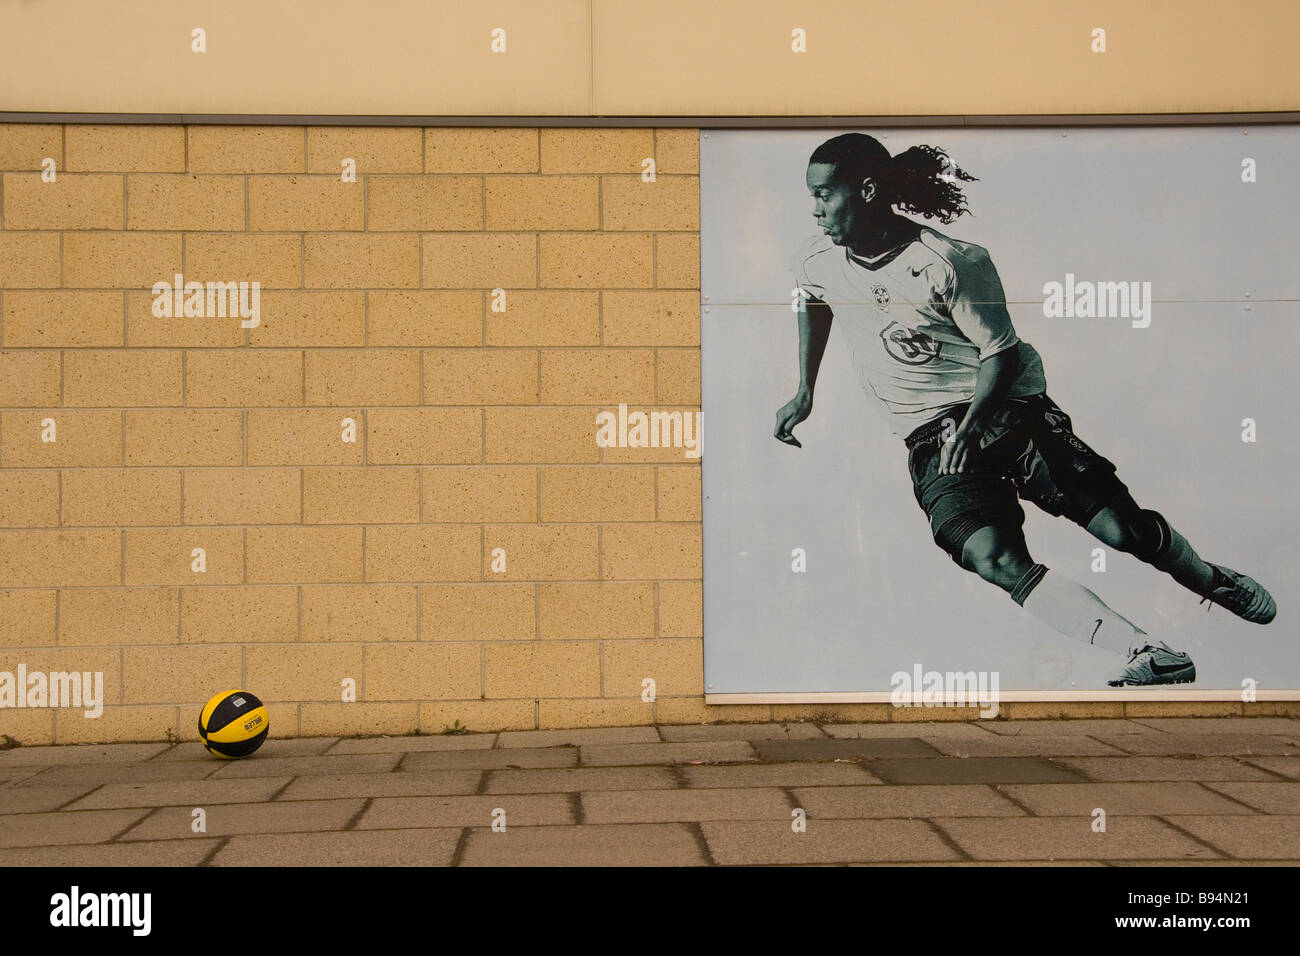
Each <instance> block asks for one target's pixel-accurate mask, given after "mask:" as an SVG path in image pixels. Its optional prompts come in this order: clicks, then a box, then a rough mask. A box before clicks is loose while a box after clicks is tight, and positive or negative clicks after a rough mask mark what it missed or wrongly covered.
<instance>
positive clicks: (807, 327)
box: [772, 298, 834, 448]
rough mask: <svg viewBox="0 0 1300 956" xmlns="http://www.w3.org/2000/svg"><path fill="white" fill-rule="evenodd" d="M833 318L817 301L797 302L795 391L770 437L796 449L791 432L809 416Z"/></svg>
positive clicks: (781, 409)
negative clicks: (796, 373)
mask: <svg viewBox="0 0 1300 956" xmlns="http://www.w3.org/2000/svg"><path fill="white" fill-rule="evenodd" d="M833 318H834V315H833V313H832V312H831V308H830V306H828V305H827V304H826V303H825V302H822V301H821V300H819V299H804V298H801V299H800V302H799V389H798V391H796V392H795V395H794V398H792V399H790V401H788V402H786V403H785V404H784V405H782V406H781V408H780V409H779V410H778V411H777V413H776V430H775V431H774V432H773V433H772V434H773V435H774V436H775V437H776V438H777V439H778V440H780V441H783V442H785V443H786V444H787V445H794V446H795V447H796V448H802V447H803V446H802V445H801V444H800V443H799V439H797V438H795V437H794V434H793V429H794V426H795V425H798V424H799V423H800V422H801V421H803V420H804V419H805V418H807V417H808V416H809V415H811V414H812V403H813V389H814V388H815V387H816V385H817V372H818V370H819V369H820V368H821V364H822V356H823V355H825V354H826V342H827V341H828V340H829V338H830V334H831V320H832V319H833Z"/></svg>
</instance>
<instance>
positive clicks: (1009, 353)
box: [939, 247, 1020, 474]
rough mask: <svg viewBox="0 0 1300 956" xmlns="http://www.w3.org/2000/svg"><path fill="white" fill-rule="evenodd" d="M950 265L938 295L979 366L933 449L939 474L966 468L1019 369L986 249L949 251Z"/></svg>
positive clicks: (999, 284) (1011, 331) (1015, 343)
mask: <svg viewBox="0 0 1300 956" xmlns="http://www.w3.org/2000/svg"><path fill="white" fill-rule="evenodd" d="M950 265H951V266H952V273H951V276H950V280H949V283H948V286H947V288H946V289H944V290H943V294H942V298H943V300H944V304H945V305H946V306H947V308H948V311H949V314H950V315H951V316H952V320H953V323H954V324H955V325H956V326H957V328H958V330H960V332H961V333H962V335H964V336H965V337H966V338H967V339H969V340H970V341H971V343H972V344H973V345H974V346H975V347H976V348H978V349H979V353H980V367H979V372H978V373H977V374H976V376H975V390H974V394H973V395H972V396H971V401H970V407H969V409H968V410H967V412H966V414H965V415H964V416H962V420H961V422H960V423H959V424H958V425H957V430H956V432H955V433H954V434H953V436H952V437H951V438H950V439H949V440H948V441H946V442H944V444H943V447H942V448H941V449H940V451H939V473H940V474H952V473H955V472H961V471H965V470H967V469H968V468H970V466H971V464H972V460H973V458H974V455H975V452H976V451H978V449H979V447H980V437H981V436H982V435H983V433H984V430H985V429H986V428H987V427H988V424H989V422H990V420H991V419H992V416H993V414H994V413H995V412H996V411H997V410H998V409H999V408H1001V407H1002V405H1003V403H1004V401H1005V399H1006V397H1007V395H1008V394H1009V393H1010V391H1011V385H1012V383H1014V382H1015V380H1016V373H1017V372H1019V371H1020V348H1019V346H1020V339H1019V337H1018V336H1017V335H1016V330H1015V329H1014V328H1013V327H1012V325H1011V316H1010V314H1009V313H1008V312H1007V304H1006V296H1005V294H1004V293H1003V291H1002V280H1001V279H1000V278H999V277H998V272H997V269H995V268H994V267H993V262H992V260H990V259H989V257H988V253H987V252H985V251H984V250H983V249H979V248H978V247H977V248H975V249H972V250H970V251H969V252H968V253H959V254H957V255H955V256H953V257H952V258H951V260H950Z"/></svg>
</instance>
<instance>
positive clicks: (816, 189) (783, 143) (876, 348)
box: [701, 127, 1300, 700]
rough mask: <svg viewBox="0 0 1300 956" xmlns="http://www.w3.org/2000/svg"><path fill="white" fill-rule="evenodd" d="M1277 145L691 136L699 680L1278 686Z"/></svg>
mask: <svg viewBox="0 0 1300 956" xmlns="http://www.w3.org/2000/svg"><path fill="white" fill-rule="evenodd" d="M1297 160H1300V139H1298V138H1297V137H1296V136H1295V135H1294V131H1293V130H1289V129H1286V128H1263V129H1254V130H1251V132H1250V135H1249V137H1245V136H1243V135H1242V132H1241V131H1240V130H1238V129H1224V128H1216V127H1205V128H1163V129H1155V130H1151V129H1142V128H1125V129H1106V128H1096V129H1070V130H1053V129H1033V130H1017V129H987V130H970V129H963V130H953V129H935V130H924V129H918V130H907V129H902V130H885V131H875V132H872V131H843V132H836V131H830V130H815V131H810V130H765V131H748V130H734V131H720V130H711V131H706V132H705V133H703V134H702V137H701V209H702V217H701V258H702V276H701V285H702V296H703V299H702V301H703V302H704V305H703V306H702V316H701V328H702V369H703V413H704V416H705V418H706V419H707V422H708V426H709V427H708V430H709V442H708V454H707V455H706V456H705V464H704V495H705V501H704V548H705V575H704V577H705V588H704V599H705V677H706V682H707V685H708V686H707V692H708V693H710V694H712V695H722V697H724V698H725V695H746V694H749V695H753V694H759V695H761V694H796V695H797V694H818V693H822V694H827V693H830V694H840V695H844V694H855V693H861V694H862V695H863V696H862V699H863V700H870V699H879V696H880V694H881V693H882V692H888V691H890V690H891V688H893V689H897V687H898V685H899V684H900V683H903V681H902V680H901V678H902V675H907V676H908V678H909V680H910V679H911V675H913V674H915V675H917V677H918V678H920V676H921V675H922V674H930V673H932V672H937V673H940V674H942V673H945V672H961V673H970V672H974V673H975V674H978V675H980V677H979V680H980V682H981V686H983V685H984V683H985V676H984V675H993V676H992V678H991V680H990V681H988V683H990V684H991V685H992V687H993V688H1000V691H1001V692H1008V691H1010V692H1013V693H1017V694H1023V693H1026V692H1028V693H1037V694H1041V695H1042V697H1043V699H1051V698H1052V696H1053V695H1054V694H1061V693H1065V694H1068V695H1073V696H1078V695H1079V694H1080V693H1084V694H1087V693H1089V692H1093V693H1096V695H1097V696H1098V697H1105V696H1106V694H1108V693H1109V694H1114V693H1117V692H1118V693H1126V694H1130V695H1135V694H1140V693H1142V692H1146V691H1152V690H1158V691H1170V690H1175V691H1185V692H1187V693H1188V695H1189V696H1190V697H1192V698H1194V697H1196V696H1197V694H1198V692H1199V693H1207V692H1208V693H1210V694H1215V695H1217V696H1218V698H1219V699H1227V698H1225V697H1224V696H1223V695H1224V694H1225V692H1230V693H1231V694H1232V696H1233V697H1237V696H1239V695H1241V694H1243V692H1245V693H1247V694H1249V693H1252V692H1254V691H1255V690H1259V691H1261V692H1264V691H1287V690H1292V691H1293V690H1295V689H1296V688H1300V666H1298V665H1297V655H1296V654H1295V650H1294V631H1293V630H1291V629H1290V627H1289V625H1288V613H1290V612H1292V611H1293V609H1294V608H1295V606H1296V604H1295V599H1296V594H1295V588H1294V585H1293V575H1292V573H1291V569H1292V568H1294V567H1295V564H1296V558H1297V533H1298V532H1300V527H1297V525H1298V523H1297V520H1296V512H1295V509H1294V506H1293V499H1292V492H1291V488H1290V481H1289V477H1290V476H1291V475H1293V474H1295V473H1296V470H1297V466H1298V465H1300V451H1297V448H1296V446H1295V443H1294V442H1293V441H1291V440H1290V438H1289V436H1288V432H1289V427H1288V426H1289V419H1290V415H1291V412H1290V409H1291V406H1292V399H1291V396H1290V381H1291V380H1292V378H1293V375H1294V359H1295V356H1296V354H1297V345H1298V344H1300V335H1298V332H1300V330H1298V329H1297V326H1296V321H1295V320H1296V319H1297V317H1298V316H1297V304H1296V300H1297V297H1298V295H1297V293H1298V292H1300V281H1298V280H1297V279H1296V272H1295V269H1294V262H1295V260H1296V256H1297V253H1300V241H1298V240H1297V239H1296V233H1295V224H1296V221H1297V217H1298V216H1300V195H1298V194H1297V193H1296V191H1295V190H1294V188H1293V187H1292V186H1291V185H1289V184H1290V182H1291V180H1290V175H1289V173H1288V170H1290V169H1294V168H1295V166H1296V162H1297ZM917 689H918V690H919V687H918V688H917ZM872 695H874V697H873V696H872Z"/></svg>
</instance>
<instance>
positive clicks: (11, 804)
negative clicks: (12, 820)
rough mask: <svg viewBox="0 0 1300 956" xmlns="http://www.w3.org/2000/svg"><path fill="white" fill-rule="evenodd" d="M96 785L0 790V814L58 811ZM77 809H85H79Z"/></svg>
mask: <svg viewBox="0 0 1300 956" xmlns="http://www.w3.org/2000/svg"><path fill="white" fill-rule="evenodd" d="M95 788H96V787H95V784H93V783H83V784H79V785H77V786H65V787H8V788H6V789H4V790H0V813H33V812H40V811H42V810H58V809H60V808H61V807H63V806H65V805H67V804H70V803H72V801H74V800H76V799H77V798H78V797H83V796H85V795H86V794H88V793H90V792H91V791H92V790H94V789H95ZM75 809H79V810H80V809H85V808H84V807H77V808H75Z"/></svg>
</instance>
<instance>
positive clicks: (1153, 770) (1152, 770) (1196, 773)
mask: <svg viewBox="0 0 1300 956" xmlns="http://www.w3.org/2000/svg"><path fill="white" fill-rule="evenodd" d="M1264 759H1268V758H1264ZM1279 759H1285V758H1279ZM1052 762H1053V763H1056V764H1060V765H1061V766H1062V767H1069V768H1071V769H1073V770H1076V771H1078V772H1079V773H1081V774H1083V775H1084V776H1085V777H1087V778H1088V779H1090V780H1098V781H1117V782H1119V781H1134V782H1141V781H1144V780H1276V779H1277V778H1276V777H1275V776H1273V775H1272V774H1270V773H1269V772H1268V771H1266V770H1260V769H1259V768H1258V767H1252V766H1251V765H1250V764H1248V763H1245V762H1243V761H1240V760H1235V759H1233V758H1232V757H1055V758H1053V759H1052ZM1297 769H1300V761H1298V762H1297Z"/></svg>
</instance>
